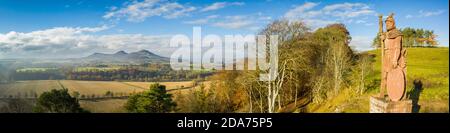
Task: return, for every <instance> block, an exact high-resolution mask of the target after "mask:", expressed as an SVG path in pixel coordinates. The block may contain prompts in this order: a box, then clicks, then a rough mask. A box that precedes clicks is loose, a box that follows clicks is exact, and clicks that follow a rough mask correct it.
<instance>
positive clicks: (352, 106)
mask: <svg viewBox="0 0 450 133" xmlns="http://www.w3.org/2000/svg"><path fill="white" fill-rule="evenodd" d="M407 51H408V54H407V73H406V75H407V92H411V90H412V88H413V86H414V85H413V81H414V80H420V81H421V82H422V83H423V86H422V88H423V91H422V92H421V93H420V96H419V101H418V104H419V105H420V106H421V107H420V110H419V112H449V101H448V100H449V95H448V94H449V73H448V70H449V49H448V48H408V49H407ZM369 53H371V54H375V55H376V57H375V60H376V61H375V63H374V72H375V75H371V78H373V79H378V80H379V79H380V69H381V67H380V65H381V62H380V58H381V57H380V53H381V52H380V51H379V50H372V51H369ZM378 92H379V88H375V89H369V90H367V91H366V93H365V94H363V95H358V94H355V93H354V92H352V91H351V89H345V90H343V91H341V93H340V94H339V95H338V96H335V97H332V98H330V99H328V100H327V101H326V102H325V103H323V104H311V105H310V106H309V107H308V112H355V113H364V112H369V97H370V96H371V95H375V94H378Z"/></svg>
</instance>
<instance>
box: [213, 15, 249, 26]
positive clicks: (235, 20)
mask: <svg viewBox="0 0 450 133" xmlns="http://www.w3.org/2000/svg"><path fill="white" fill-rule="evenodd" d="M254 17H255V16H245V15H235V16H226V17H225V19H223V20H220V21H218V22H215V23H213V24H212V26H216V27H221V28H225V29H239V28H244V27H253V26H255V25H256V22H255V21H254V20H255V19H254Z"/></svg>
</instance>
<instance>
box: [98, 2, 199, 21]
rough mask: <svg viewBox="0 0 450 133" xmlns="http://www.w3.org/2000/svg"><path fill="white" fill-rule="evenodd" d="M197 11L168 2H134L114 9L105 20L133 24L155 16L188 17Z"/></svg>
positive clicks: (107, 14) (191, 7)
mask: <svg viewBox="0 0 450 133" xmlns="http://www.w3.org/2000/svg"><path fill="white" fill-rule="evenodd" d="M195 10H196V8H195V7H193V6H187V5H182V4H180V3H177V2H170V1H168V0H144V1H140V2H139V1H133V2H131V3H129V4H125V5H124V7H121V8H117V7H113V8H111V10H110V11H109V12H107V13H106V14H105V15H104V16H103V18H105V19H113V18H115V19H121V18H126V19H127V21H131V22H142V21H144V20H145V19H146V18H148V17H153V16H162V17H164V18H167V19H173V18H178V17H181V16H187V15H189V13H191V12H193V11H195Z"/></svg>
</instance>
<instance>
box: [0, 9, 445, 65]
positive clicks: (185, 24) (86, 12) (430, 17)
mask: <svg viewBox="0 0 450 133" xmlns="http://www.w3.org/2000/svg"><path fill="white" fill-rule="evenodd" d="M448 4H449V3H448V1H447V0H434V1H423V0H421V1H419V0H397V1H389V0H377V1H361V0H358V1H354V0H347V1H341V0H336V1H331V0H328V1H314V0H307V1H306V0H257V1H256V0H255V1H251V0H235V1H213V0H201V1H186V0H29V1H17V0H2V1H0V58H17V57H48V58H66V57H82V56H87V55H89V54H92V53H94V52H105V53H113V52H116V51H119V50H125V51H126V52H133V51H138V50H140V49H147V50H150V51H152V52H154V53H156V54H160V55H163V56H167V57H169V56H170V54H171V51H173V49H170V48H168V44H169V40H170V38H171V37H172V36H173V35H176V34H186V35H191V34H192V29H193V26H201V28H202V34H203V35H206V34H217V35H220V36H224V35H230V34H243V35H245V34H255V33H257V32H258V30H260V29H261V28H262V27H264V26H265V25H266V24H268V23H269V22H271V21H273V20H276V19H289V20H298V21H304V22H305V23H306V24H308V25H309V26H310V27H312V28H313V29H315V28H317V27H321V26H325V25H327V24H330V23H336V22H339V23H344V24H345V25H346V26H347V28H348V29H349V30H350V34H351V36H352V38H353V39H352V42H351V45H352V46H353V47H354V48H355V49H357V50H360V51H361V50H368V49H370V43H371V41H372V39H373V37H374V36H375V35H376V33H377V31H378V25H377V21H378V18H377V15H378V14H380V13H382V14H384V15H387V14H388V13H390V12H394V13H395V18H396V21H397V27H399V28H402V27H413V28H424V29H429V30H434V31H435V33H436V34H437V35H438V41H439V42H440V44H441V46H446V47H448V43H449V40H448V37H449V30H448V29H449V13H448V12H449V7H448Z"/></svg>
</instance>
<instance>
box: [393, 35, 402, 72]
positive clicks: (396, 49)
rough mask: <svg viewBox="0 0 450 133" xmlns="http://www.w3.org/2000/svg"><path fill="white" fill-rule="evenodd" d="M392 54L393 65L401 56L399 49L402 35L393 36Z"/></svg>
mask: <svg viewBox="0 0 450 133" xmlns="http://www.w3.org/2000/svg"><path fill="white" fill-rule="evenodd" d="M394 44H395V45H394V51H393V53H394V56H393V60H392V61H393V62H392V63H393V64H394V65H395V66H394V67H396V66H398V61H399V59H400V56H401V49H402V36H398V37H396V38H395V41H394Z"/></svg>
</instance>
